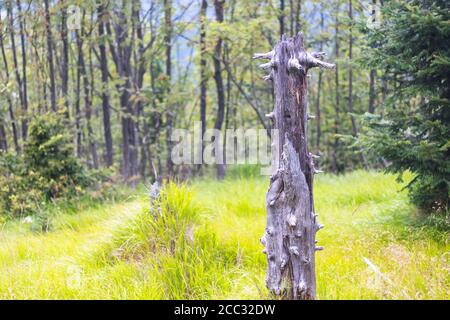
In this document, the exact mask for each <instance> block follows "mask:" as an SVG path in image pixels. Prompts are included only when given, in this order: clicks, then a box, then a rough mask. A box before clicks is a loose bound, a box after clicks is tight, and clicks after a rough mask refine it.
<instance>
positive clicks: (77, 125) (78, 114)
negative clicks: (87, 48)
mask: <svg viewBox="0 0 450 320" xmlns="http://www.w3.org/2000/svg"><path fill="white" fill-rule="evenodd" d="M76 37H77V45H78V61H77V76H76V77H77V80H76V81H77V82H76V89H75V97H76V98H75V131H76V133H75V153H76V155H77V158H79V159H81V147H82V145H81V136H82V129H81V111H80V105H81V59H80V55H81V52H80V43H79V42H80V39H79V37H80V35H79V31H78V30H77V31H76Z"/></svg>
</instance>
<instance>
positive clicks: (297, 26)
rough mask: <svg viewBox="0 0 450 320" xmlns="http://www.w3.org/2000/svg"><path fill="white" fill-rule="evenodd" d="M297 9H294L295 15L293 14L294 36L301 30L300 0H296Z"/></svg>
mask: <svg viewBox="0 0 450 320" xmlns="http://www.w3.org/2000/svg"><path fill="white" fill-rule="evenodd" d="M296 2H297V7H296V10H297V11H296V13H295V34H297V33H299V32H300V28H301V19H300V14H301V12H302V0H297V1H296Z"/></svg>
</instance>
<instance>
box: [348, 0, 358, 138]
mask: <svg viewBox="0 0 450 320" xmlns="http://www.w3.org/2000/svg"><path fill="white" fill-rule="evenodd" d="M348 18H349V20H350V26H349V39H348V60H349V67H348V111H349V112H350V119H351V121H352V134H353V136H354V137H356V136H357V135H358V128H357V127H356V120H355V117H354V116H353V114H352V113H353V3H352V0H349V1H348Z"/></svg>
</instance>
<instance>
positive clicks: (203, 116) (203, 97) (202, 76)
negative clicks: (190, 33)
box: [200, 0, 208, 168]
mask: <svg viewBox="0 0 450 320" xmlns="http://www.w3.org/2000/svg"><path fill="white" fill-rule="evenodd" d="M207 7H208V2H207V1H206V0H202V5H201V11H200V122H201V126H202V137H203V135H204V133H205V130H206V85H207V78H206V19H207V17H206V9H207ZM203 148H204V145H203V143H202V148H201V150H200V152H201V159H202V161H201V162H202V163H203ZM200 168H201V166H200Z"/></svg>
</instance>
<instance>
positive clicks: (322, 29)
mask: <svg viewBox="0 0 450 320" xmlns="http://www.w3.org/2000/svg"><path fill="white" fill-rule="evenodd" d="M299 5H300V2H299ZM321 9H322V10H323V6H321ZM322 10H321V13H320V31H321V33H323V31H324V23H325V19H324V14H323V12H322ZM322 50H323V40H322V39H320V52H322ZM321 90H322V70H319V79H318V81H317V97H316V143H315V147H316V152H319V148H320V136H321V133H322V132H321V127H320V121H321V119H320V117H321V112H320V93H321Z"/></svg>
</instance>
